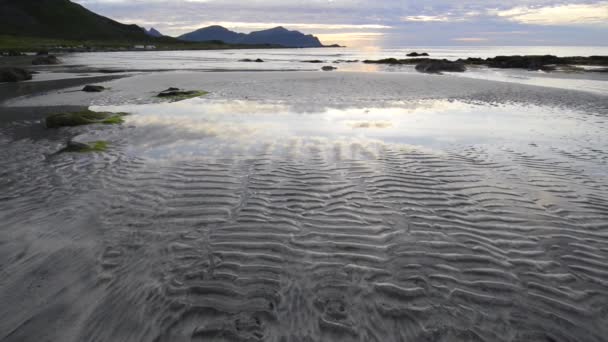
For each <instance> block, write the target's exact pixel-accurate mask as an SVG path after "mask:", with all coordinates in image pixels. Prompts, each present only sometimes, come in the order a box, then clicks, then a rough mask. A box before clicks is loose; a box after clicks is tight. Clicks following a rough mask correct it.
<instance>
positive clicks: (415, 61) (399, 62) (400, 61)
mask: <svg viewBox="0 0 608 342" xmlns="http://www.w3.org/2000/svg"><path fill="white" fill-rule="evenodd" d="M432 61H441V60H440V59H430V58H407V59H396V58H385V59H379V60H365V61H363V63H366V64H389V65H402V64H420V63H424V62H432Z"/></svg>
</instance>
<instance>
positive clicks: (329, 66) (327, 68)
mask: <svg viewBox="0 0 608 342" xmlns="http://www.w3.org/2000/svg"><path fill="white" fill-rule="evenodd" d="M336 69H338V68H336V67H335V66H331V65H326V66H324V67H322V68H321V70H323V71H334V70H336Z"/></svg>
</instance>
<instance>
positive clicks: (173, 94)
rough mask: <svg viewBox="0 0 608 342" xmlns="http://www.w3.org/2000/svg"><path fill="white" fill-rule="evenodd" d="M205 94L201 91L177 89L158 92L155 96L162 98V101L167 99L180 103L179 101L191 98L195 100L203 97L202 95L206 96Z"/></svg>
mask: <svg viewBox="0 0 608 342" xmlns="http://www.w3.org/2000/svg"><path fill="white" fill-rule="evenodd" d="M207 94H208V93H207V92H206V91H202V90H182V89H179V88H169V89H167V90H164V91H162V92H160V93H159V94H158V95H156V96H157V97H160V98H164V99H169V100H171V101H181V100H187V99H191V98H195V97H199V96H203V95H207Z"/></svg>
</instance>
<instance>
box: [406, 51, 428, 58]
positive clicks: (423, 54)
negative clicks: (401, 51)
mask: <svg viewBox="0 0 608 342" xmlns="http://www.w3.org/2000/svg"><path fill="white" fill-rule="evenodd" d="M407 56H408V57H428V56H429V54H428V53H426V52H423V53H418V52H412V53H408V54H407Z"/></svg>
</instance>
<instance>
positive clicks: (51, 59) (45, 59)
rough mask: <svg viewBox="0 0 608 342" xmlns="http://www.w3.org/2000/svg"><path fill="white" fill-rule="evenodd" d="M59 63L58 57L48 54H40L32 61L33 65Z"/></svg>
mask: <svg viewBox="0 0 608 342" xmlns="http://www.w3.org/2000/svg"><path fill="white" fill-rule="evenodd" d="M59 63H61V62H60V61H59V58H57V57H55V56H53V55H48V56H40V57H37V58H36V59H34V60H33V61H32V64H33V65H55V64H59Z"/></svg>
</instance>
